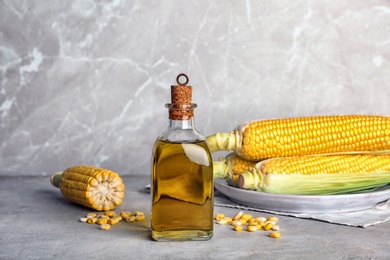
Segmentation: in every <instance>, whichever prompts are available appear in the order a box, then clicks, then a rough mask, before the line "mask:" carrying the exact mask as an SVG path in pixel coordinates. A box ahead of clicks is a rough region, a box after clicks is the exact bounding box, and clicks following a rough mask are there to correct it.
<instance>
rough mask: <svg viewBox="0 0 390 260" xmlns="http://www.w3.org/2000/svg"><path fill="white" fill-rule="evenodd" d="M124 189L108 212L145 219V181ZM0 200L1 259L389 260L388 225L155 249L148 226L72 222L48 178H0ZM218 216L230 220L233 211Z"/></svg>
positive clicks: (218, 234)
mask: <svg viewBox="0 0 390 260" xmlns="http://www.w3.org/2000/svg"><path fill="white" fill-rule="evenodd" d="M124 183H125V185H126V194H125V199H124V202H123V204H122V205H121V206H120V207H118V208H116V209H115V211H117V212H120V211H121V210H130V211H144V212H145V213H146V215H147V216H149V213H150V196H149V194H147V193H142V192H139V189H140V188H141V187H143V186H144V185H146V184H148V183H149V178H148V177H145V176H126V177H124ZM217 195H218V194H217ZM0 198H1V199H0V210H1V221H0V230H1V233H0V245H1V246H0V259H86V258H89V257H91V258H92V257H93V258H94V259H238V258H240V259H259V258H261V259H390V222H385V223H382V224H379V225H376V226H372V227H369V228H365V229H363V228H356V227H347V226H342V225H335V224H329V223H325V222H321V221H315V220H307V219H298V218H292V217H284V216H279V225H280V227H281V232H282V237H281V238H280V239H272V238H270V237H268V236H267V232H265V231H258V232H253V233H250V232H235V231H233V230H232V229H231V227H229V226H223V225H218V224H215V231H214V236H213V238H212V239H211V240H209V241H205V242H155V241H152V240H151V238H150V230H149V225H150V219H149V218H147V219H146V220H145V221H143V222H136V223H126V222H121V223H119V224H118V225H116V226H112V229H111V230H110V231H102V230H99V229H98V226H97V225H89V224H85V223H81V222H79V218H80V217H82V216H84V215H86V213H88V212H91V210H89V209H86V208H83V207H80V206H78V205H75V204H72V203H70V202H68V201H67V200H65V199H64V198H63V197H62V195H61V194H60V192H59V190H58V189H56V188H54V187H52V186H51V184H50V182H49V179H48V177H7V176H1V177H0ZM217 212H224V213H225V214H226V215H231V216H233V215H234V214H235V213H236V212H237V209H232V208H222V207H215V213H217ZM252 213H253V215H263V216H267V214H265V213H264V214H262V213H259V212H252Z"/></svg>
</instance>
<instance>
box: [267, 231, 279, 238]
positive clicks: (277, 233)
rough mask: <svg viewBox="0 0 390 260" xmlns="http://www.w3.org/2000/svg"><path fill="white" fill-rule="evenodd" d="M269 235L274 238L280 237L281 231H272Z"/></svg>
mask: <svg viewBox="0 0 390 260" xmlns="http://www.w3.org/2000/svg"><path fill="white" fill-rule="evenodd" d="M269 236H270V237H272V238H280V232H279V231H272V232H270V233H269Z"/></svg>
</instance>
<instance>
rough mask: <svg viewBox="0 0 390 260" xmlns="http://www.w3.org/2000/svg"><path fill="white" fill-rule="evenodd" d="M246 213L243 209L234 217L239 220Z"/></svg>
mask: <svg viewBox="0 0 390 260" xmlns="http://www.w3.org/2000/svg"><path fill="white" fill-rule="evenodd" d="M243 214H244V213H243V212H242V211H240V212H238V213H237V214H236V215H235V216H234V217H233V220H237V219H240V218H241V216H242V215H243Z"/></svg>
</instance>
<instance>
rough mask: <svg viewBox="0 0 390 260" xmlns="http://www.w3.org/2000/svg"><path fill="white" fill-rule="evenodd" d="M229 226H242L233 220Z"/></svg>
mask: <svg viewBox="0 0 390 260" xmlns="http://www.w3.org/2000/svg"><path fill="white" fill-rule="evenodd" d="M231 224H232V226H242V223H241V221H239V220H238V219H237V220H233V221H232V223H231Z"/></svg>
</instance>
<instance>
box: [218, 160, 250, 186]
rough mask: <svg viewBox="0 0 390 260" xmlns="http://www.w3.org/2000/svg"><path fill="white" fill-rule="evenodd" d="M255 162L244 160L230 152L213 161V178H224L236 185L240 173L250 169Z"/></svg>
mask: <svg viewBox="0 0 390 260" xmlns="http://www.w3.org/2000/svg"><path fill="white" fill-rule="evenodd" d="M256 163H257V162H255V161H248V160H245V159H243V158H241V157H240V156H238V155H237V154H236V153H230V154H228V155H227V156H225V157H221V158H220V159H219V161H214V162H213V169H214V178H224V179H225V180H226V181H227V182H228V183H229V184H230V185H233V186H237V181H238V177H239V176H240V174H241V173H243V172H246V171H250V170H251V168H252V167H253V166H255V164H256Z"/></svg>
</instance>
